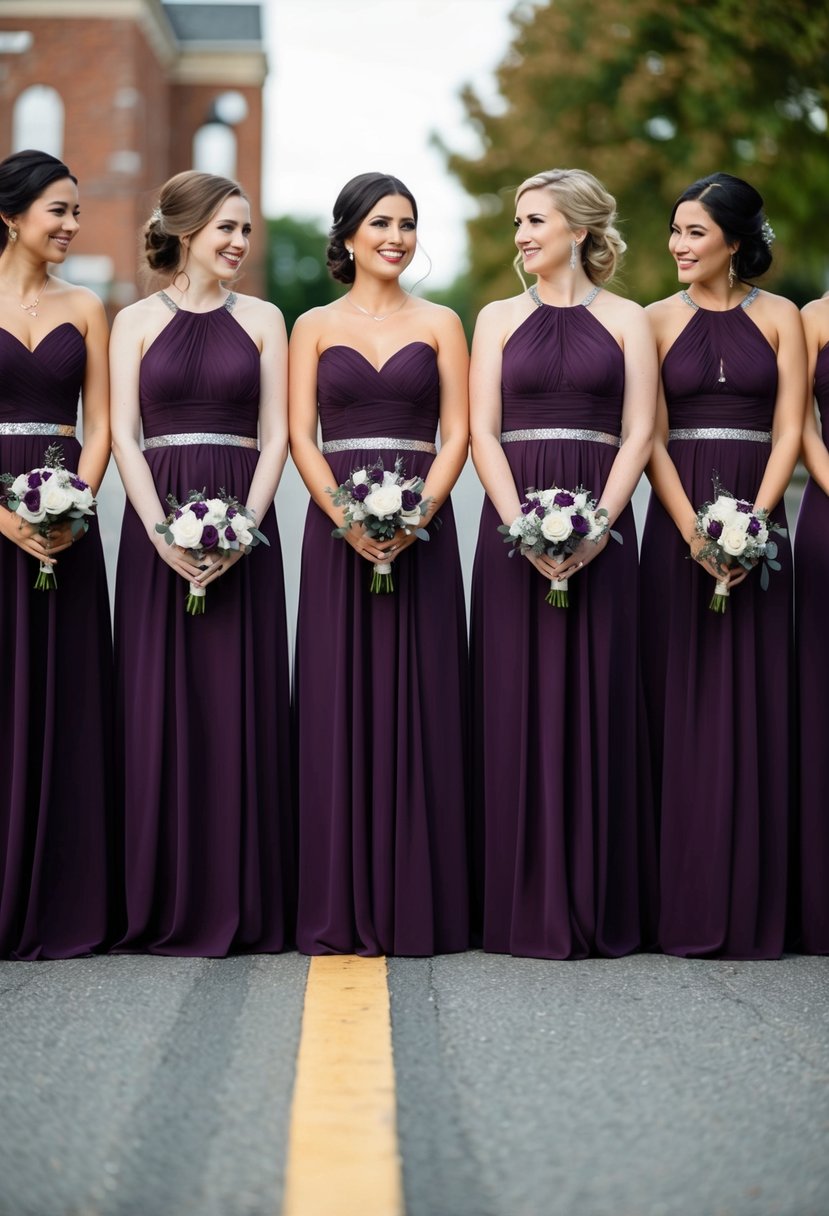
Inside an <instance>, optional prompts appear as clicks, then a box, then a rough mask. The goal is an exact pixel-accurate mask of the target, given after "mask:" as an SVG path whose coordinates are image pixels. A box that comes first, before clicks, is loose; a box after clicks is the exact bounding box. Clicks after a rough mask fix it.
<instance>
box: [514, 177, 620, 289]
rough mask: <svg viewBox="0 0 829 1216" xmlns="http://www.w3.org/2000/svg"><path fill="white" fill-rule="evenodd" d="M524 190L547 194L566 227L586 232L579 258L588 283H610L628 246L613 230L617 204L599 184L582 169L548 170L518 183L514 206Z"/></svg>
mask: <svg viewBox="0 0 829 1216" xmlns="http://www.w3.org/2000/svg"><path fill="white" fill-rule="evenodd" d="M527 190H549V192H550V194H552V196H553V203H554V205H555V208H556V211H559V212H561V214H562V215H563V216H564V219H565V220H566V222H567V224H568V225H569V227H570V228H572V229H573V231H574V232H575V231H576V230H577V229H579V228H586V229H587V235H586V237H585V238H584V240H583V241H582V242H581V244H580V245H579V256H580V257H581V260H582V265H583V266H584V270H585V273H586V274H587V277H588V278H589V279H590V281H591V283H596V284H599V283H607V282H608V281H609V280H610V279H612V278H613V276H614V274H615V273H616V268H617V266H618V264H619V261H620V259H621V257H622V254H623V253H624V252H625V249H626V248H627V245H626V244H625V242H624V241H623V240H622V237H621V235H620V233H619V231H618V229H617V228H616V227H615V223H616V200H615V198H614V197H613V195H612V194H608V192H607V190H605V188H604V186H603V185H602V183H601V182H600V181H599V180H598V179H597V178H595V177H594V176H593V174H592V173H588V172H587V171H586V170H585V169H548V170H547V171H546V172H544V173H536V174H535V176H534V177H528V178H527V180H526V181H525V182H522V183H521V185H520V186H519V187H518V189H517V191H516V193H515V201H516V203H517V202H518V200H519V199H520V197H521V195H522V194H524V193H525V192H526V191H527ZM518 261H520V258H519V259H517V260H516V262H518Z"/></svg>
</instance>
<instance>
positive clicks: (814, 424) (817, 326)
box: [802, 300, 829, 494]
mask: <svg viewBox="0 0 829 1216" xmlns="http://www.w3.org/2000/svg"><path fill="white" fill-rule="evenodd" d="M802 317H803V328H804V330H805V333H806V354H807V376H806V385H807V401H806V417H805V421H804V425H803V448H802V457H803V463H804V464H805V466H806V468H807V470H808V472H809V474H810V476H811V477H812V478H813V480H814V481H816V482H817V484H818V485H819V486H820V488H821V490H823V493H824V494H829V452H827V450H826V444H825V443H824V442H823V435H822V434H821V431H820V428H819V426H818V418H817V413H816V410H815V405H814V400H813V392H812V390H813V386H814V383H815V368H816V366H817V357H818V355H819V354H820V352H821V349H822V348H823V347H824V346H825V345H826V343H827V342H829V303H827V302H826V301H825V300H816V301H814V302H813V303H812V304H807V305H806V307H805V308H804V310H803V313H802Z"/></svg>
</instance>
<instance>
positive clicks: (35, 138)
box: [12, 84, 63, 160]
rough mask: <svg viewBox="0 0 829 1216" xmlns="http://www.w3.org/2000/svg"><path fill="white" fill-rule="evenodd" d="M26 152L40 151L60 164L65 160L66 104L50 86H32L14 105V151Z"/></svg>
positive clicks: (25, 90) (24, 91)
mask: <svg viewBox="0 0 829 1216" xmlns="http://www.w3.org/2000/svg"><path fill="white" fill-rule="evenodd" d="M24 148H39V149H40V151H41V152H49V153H50V154H51V155H52V156H56V157H57V158H58V160H60V159H62V157H63V102H62V101H61V97H60V93H58V91H57V90H56V89H53V88H50V86H49V85H46V84H33V85H31V86H30V87H29V88H28V89H24V90H23V92H22V93H21V94H20V96H19V97H18V98H17V101H16V102H15V103H14V115H13V118H12V151H13V152H22V151H23V149H24Z"/></svg>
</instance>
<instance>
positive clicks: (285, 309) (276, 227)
mask: <svg viewBox="0 0 829 1216" xmlns="http://www.w3.org/2000/svg"><path fill="white" fill-rule="evenodd" d="M267 226H268V251H267V261H266V290H267V294H268V299H269V300H272V301H273V303H274V304H276V305H277V306H278V307H279V308H281V310H282V313H283V315H284V317H285V324H286V325H287V327H288V332H289V333H290V331H291V329H292V327H293V324H294V321H295V320H296V319H297V317H298V316H300V315H301V313H304V312H307V310H308V309H309V308H316V307H318V306H319V305H321V304H328V303H329V302H330V301H331V300H333V299H335V297H336V296H338V295H339V294H340V289H339V288H338V287H337V284H336V283H335V282H334V281H333V279H332V278H331V276H330V275H329V274H328V271H327V269H326V266H325V248H326V245H327V244H328V237H327V235H326V233H325V231H324V229H322V228H321V227H320V226H319V225H318V224H317V223H315V221H314V220H298V219H293V218H292V217H291V216H288V215H282V216H279V217H278V218H276V219H269V220H268V221H267Z"/></svg>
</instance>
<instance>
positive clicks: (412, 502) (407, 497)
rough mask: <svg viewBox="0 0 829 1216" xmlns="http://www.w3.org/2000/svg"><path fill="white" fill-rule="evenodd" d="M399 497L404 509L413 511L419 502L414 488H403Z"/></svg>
mask: <svg viewBox="0 0 829 1216" xmlns="http://www.w3.org/2000/svg"><path fill="white" fill-rule="evenodd" d="M401 498H402V500H403V501H402V506H403V510H404V511H414V509H415V507H416V506H417V504H418V503H419V502H420V495H419V494H418V493H417V492H416V491H415V490H404V491H403V493H402V494H401Z"/></svg>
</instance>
